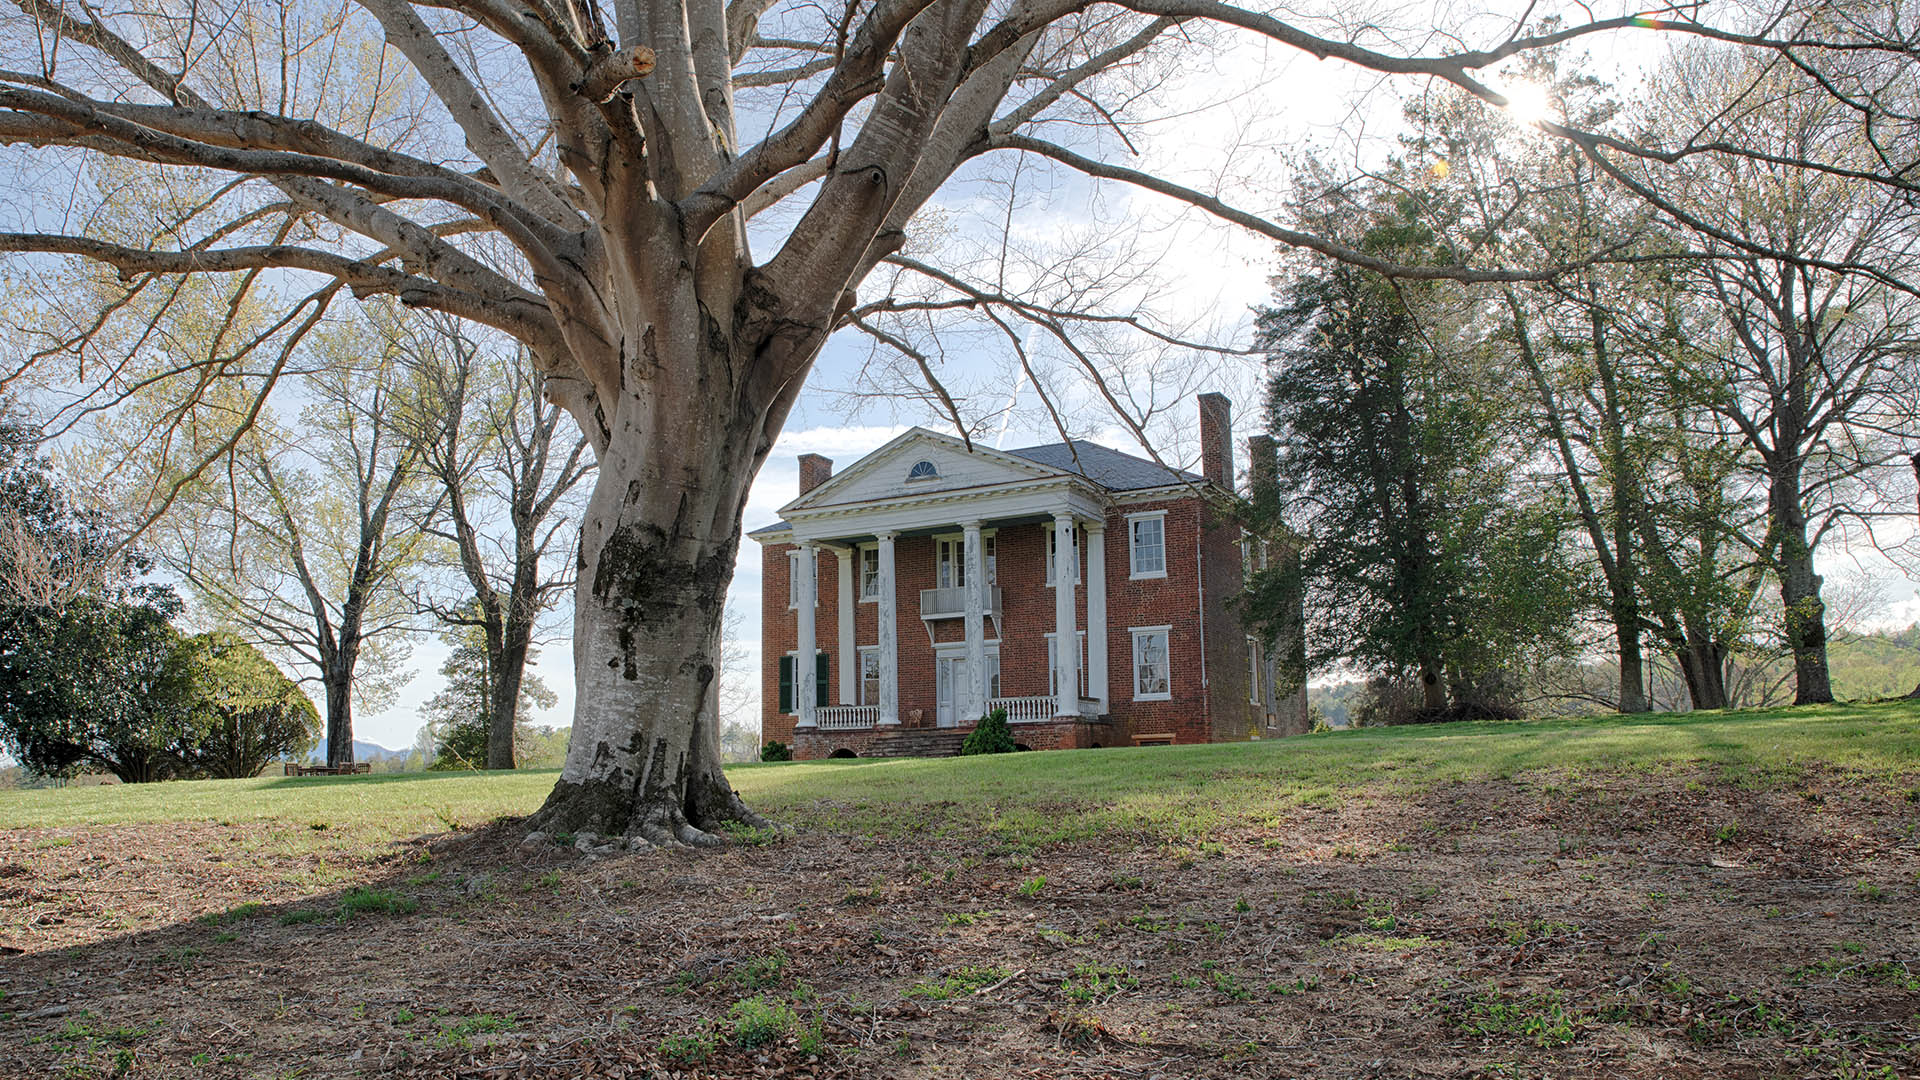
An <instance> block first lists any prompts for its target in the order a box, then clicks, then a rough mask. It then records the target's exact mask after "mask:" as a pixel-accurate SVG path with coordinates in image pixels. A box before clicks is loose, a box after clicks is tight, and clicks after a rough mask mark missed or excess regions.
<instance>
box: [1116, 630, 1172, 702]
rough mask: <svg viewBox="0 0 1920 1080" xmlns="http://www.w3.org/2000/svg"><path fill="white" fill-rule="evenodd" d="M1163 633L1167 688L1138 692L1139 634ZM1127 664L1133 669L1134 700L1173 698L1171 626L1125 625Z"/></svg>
mask: <svg viewBox="0 0 1920 1080" xmlns="http://www.w3.org/2000/svg"><path fill="white" fill-rule="evenodd" d="M1142 634H1164V635H1165V636H1166V640H1167V658H1166V660H1165V661H1164V662H1165V663H1166V665H1167V690H1166V693H1163V694H1143V693H1141V692H1140V635H1142ZM1127 652H1128V658H1127V663H1128V666H1129V667H1130V668H1131V669H1132V671H1133V683H1132V685H1131V686H1130V687H1129V689H1131V690H1132V691H1133V700H1135V701H1172V700H1173V627H1172V625H1167V626H1129V627H1127Z"/></svg>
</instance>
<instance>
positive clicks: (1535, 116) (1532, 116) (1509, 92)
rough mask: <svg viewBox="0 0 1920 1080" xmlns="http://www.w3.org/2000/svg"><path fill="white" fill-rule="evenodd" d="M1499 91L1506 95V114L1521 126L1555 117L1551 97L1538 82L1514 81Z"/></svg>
mask: <svg viewBox="0 0 1920 1080" xmlns="http://www.w3.org/2000/svg"><path fill="white" fill-rule="evenodd" d="M1501 93H1503V94H1505V95H1506V97H1507V115H1508V116H1511V117H1513V122H1514V123H1516V124H1519V125H1521V126H1522V127H1538V126H1540V124H1542V123H1544V122H1546V121H1549V120H1553V119H1556V118H1557V117H1556V114H1555V111H1554V108H1553V98H1552V97H1551V96H1550V95H1549V94H1548V93H1547V88H1546V87H1544V86H1541V85H1540V84H1538V83H1530V82H1520V83H1514V84H1513V85H1511V86H1508V87H1506V88H1505V89H1504V90H1502V91H1501Z"/></svg>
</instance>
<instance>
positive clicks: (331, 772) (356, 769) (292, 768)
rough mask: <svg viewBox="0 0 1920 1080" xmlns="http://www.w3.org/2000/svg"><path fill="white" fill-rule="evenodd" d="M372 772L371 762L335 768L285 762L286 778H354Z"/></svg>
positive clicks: (359, 762) (360, 762)
mask: <svg viewBox="0 0 1920 1080" xmlns="http://www.w3.org/2000/svg"><path fill="white" fill-rule="evenodd" d="M372 771H373V762H371V761H356V762H354V763H353V764H351V765H342V766H340V767H338V768H335V767H334V766H332V765H302V764H300V763H299V762H297V761H289V762H287V775H288V776H354V775H357V774H360V773H370V772H372Z"/></svg>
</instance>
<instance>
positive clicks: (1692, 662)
mask: <svg viewBox="0 0 1920 1080" xmlns="http://www.w3.org/2000/svg"><path fill="white" fill-rule="evenodd" d="M1726 654H1727V649H1726V646H1724V645H1720V644H1717V643H1715V642H1711V641H1705V640H1702V639H1700V638H1698V637H1695V636H1693V635H1688V639H1687V644H1686V646H1685V647H1684V648H1680V649H1676V650H1674V653H1673V659H1674V662H1675V663H1677V664H1679V665H1680V672H1681V674H1682V675H1684V676H1685V677H1686V680H1687V700H1688V701H1689V702H1690V703H1691V704H1692V706H1693V707H1694V708H1695V709H1724V708H1726V707H1727V677H1726Z"/></svg>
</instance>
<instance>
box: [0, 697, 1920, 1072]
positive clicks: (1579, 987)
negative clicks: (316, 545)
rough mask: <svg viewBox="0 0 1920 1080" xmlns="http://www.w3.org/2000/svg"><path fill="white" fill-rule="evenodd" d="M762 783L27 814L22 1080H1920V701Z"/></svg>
mask: <svg viewBox="0 0 1920 1080" xmlns="http://www.w3.org/2000/svg"><path fill="white" fill-rule="evenodd" d="M730 775H731V777H732V778H733V781H734V783H735V785H736V786H737V787H738V788H739V789H740V791H741V793H742V794H743V795H744V797H745V798H746V799H747V801H748V802H749V804H751V805H753V806H754V807H756V808H758V809H760V810H762V811H763V812H765V813H767V814H769V815H770V816H771V817H773V818H775V819H776V820H779V821H782V822H784V823H786V824H789V825H792V826H794V827H795V829H794V831H792V832H791V833H786V834H782V835H779V836H773V837H767V836H759V837H754V838H753V839H754V841H755V842H754V843H748V844H742V845H738V846H735V847H733V848H730V849H728V850H724V851H717V852H692V851H632V852H622V853H619V854H616V855H614V856H612V857H608V858H604V859H593V858H588V857H585V856H583V855H582V854H581V853H579V852H577V851H575V850H574V849H573V848H571V847H568V846H564V845H563V844H557V843H553V842H542V843H523V842H521V841H522V836H521V831H520V830H518V829H515V828H512V827H510V826H508V827H494V828H488V827H485V826H487V825H488V824H489V823H491V822H494V821H496V819H499V818H502V817H511V816H516V815H521V814H525V813H527V812H529V811H531V810H533V809H534V808H535V807H537V806H538V805H539V803H540V801H541V799H542V798H544V796H545V794H546V792H547V790H548V789H549V788H550V787H551V786H552V784H553V781H554V778H555V774H554V773H552V772H544V773H542V772H528V773H512V774H492V775H488V774H464V775H463V774H425V775H422V774H411V775H378V776H360V777H328V778H322V777H315V778H298V779H289V778H277V777H276V778H262V779H256V780H245V781H211V782H196V783H174V784H160V785H147V786H129V787H88V788H72V789H66V790H49V791H24V792H4V793H0V954H4V958H3V959H0V1076H16V1075H18V1076H27V1075H46V1074H48V1073H49V1072H55V1073H65V1074H68V1075H102V1076H127V1077H135V1078H138V1077H176V1076H177V1077H194V1078H196V1080H199V1078H202V1077H211V1078H216V1080H218V1078H228V1077H231V1078H235V1080H239V1078H246V1080H253V1078H256V1077H258V1078H263V1080H264V1078H269V1077H272V1078H279V1077H285V1076H289V1075H300V1076H342V1077H347V1076H355V1077H358V1076H368V1077H373V1076H380V1077H386V1076H402V1077H420V1078H426V1077H434V1078H439V1077H447V1076H471V1077H493V1076H502V1077H531V1078H553V1080H560V1078H567V1080H572V1078H574V1077H578V1076H583V1075H594V1076H606V1077H621V1076H624V1077H629V1078H635V1080H637V1078H640V1077H664V1076H676V1077H680V1076H684V1077H689V1078H692V1077H716V1078H720V1077H749V1076H752V1077H764V1076H773V1075H778V1076H816V1077H822V1078H824V1077H869V1076H872V1077H886V1078H893V1077H901V1078H912V1080H922V1078H924V1080H934V1078H943V1080H944V1078H949V1077H989V1076H991V1077H1015V1076H1021V1077H1039V1078H1047V1080H1063V1078H1069V1077H1072V1078H1086V1080H1095V1078H1108V1077H1123V1076H1124V1077H1136V1076H1137V1077H1149V1076H1153V1075H1162V1076H1169V1077H1172V1076H1178V1077H1213V1076H1220V1077H1250V1076H1327V1077H1350V1076H1352V1077H1358V1076H1380V1077H1389V1076H1395V1077H1397V1076H1412V1075H1419V1076H1430V1077H1459V1078H1462V1080H1468V1078H1473V1080H1478V1078H1486V1077H1528V1078H1538V1077H1569V1078H1572V1077H1579V1078H1589V1077H1590V1078H1595V1080H1598V1078H1601V1077H1606V1078H1609V1080H1612V1078H1616V1077H1629V1078H1633V1077H1644V1078H1648V1080H1653V1078H1658V1080H1669V1078H1673V1077H1703V1078H1704V1077H1743V1078H1753V1080H1762V1078H1772V1077H1780V1078H1782V1080H1785V1078H1789V1077H1791V1078H1820V1080H1827V1078H1832V1080H1897V1078H1900V1077H1907V1076H1920V704H1916V703H1905V702H1900V703H1883V704H1874V705H1847V706H1832V707H1822V708H1809V709H1783V710H1772V711H1766V712H1751V713H1712V714H1692V715H1673V716H1649V717H1640V718H1631V719H1626V718H1618V717H1601V718H1594V719H1587V720H1565V721H1543V722H1532V723H1518V724H1478V725H1448V726H1440V727H1429V728H1400V729H1390V730H1370V731H1354V732H1336V733H1330V734H1322V735H1313V736H1306V737H1301V738H1296V739H1288V740H1282V741H1274V742H1266V743H1256V744H1242V745H1233V746H1195V747H1172V748H1140V749H1107V750H1099V751H1088V752H1078V753H1035V754H1017V755H1006V756H999V757H993V758H956V759H944V760H870V761H828V762H808V763H789V764H777V765H744V766H738V767H736V768H734V769H732V770H731V771H730ZM15 954H17V955H15Z"/></svg>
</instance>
